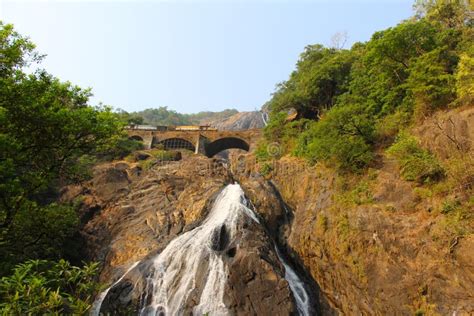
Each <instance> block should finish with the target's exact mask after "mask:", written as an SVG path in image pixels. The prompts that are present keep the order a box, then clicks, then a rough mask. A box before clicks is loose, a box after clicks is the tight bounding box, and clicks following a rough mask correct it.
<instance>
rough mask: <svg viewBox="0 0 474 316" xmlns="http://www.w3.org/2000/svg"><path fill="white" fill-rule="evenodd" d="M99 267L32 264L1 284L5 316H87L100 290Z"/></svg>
mask: <svg viewBox="0 0 474 316" xmlns="http://www.w3.org/2000/svg"><path fill="white" fill-rule="evenodd" d="M97 271H98V265H97V264H96V263H92V264H88V265H85V266H84V267H83V268H78V267H74V266H71V265H70V264H69V263H68V262H66V261H64V260H60V261H59V262H57V263H55V262H50V261H46V260H30V261H27V262H25V263H23V264H19V265H17V266H16V267H15V269H14V270H13V273H12V275H10V276H8V277H3V278H2V279H1V280H0V310H1V311H2V315H45V314H47V315H85V314H86V313H87V311H88V310H89V309H90V307H91V304H92V299H93V295H94V294H95V293H96V292H97V290H98V289H99V287H98V284H97V283H96V282H94V279H95V277H96V275H97Z"/></svg>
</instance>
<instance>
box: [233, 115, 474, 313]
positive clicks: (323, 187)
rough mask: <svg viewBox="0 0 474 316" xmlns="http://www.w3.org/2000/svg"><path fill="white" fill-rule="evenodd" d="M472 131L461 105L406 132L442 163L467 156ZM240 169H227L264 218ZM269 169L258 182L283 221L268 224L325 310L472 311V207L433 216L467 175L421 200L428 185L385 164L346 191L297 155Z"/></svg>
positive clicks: (261, 199)
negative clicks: (275, 197) (272, 190)
mask: <svg viewBox="0 0 474 316" xmlns="http://www.w3.org/2000/svg"><path fill="white" fill-rule="evenodd" d="M438 124H440V125H441V127H438ZM472 126H474V111H473V110H472V109H466V110H459V111H452V112H448V113H438V114H437V115H436V116H435V117H433V118H431V119H429V120H427V121H426V122H424V123H423V124H420V125H419V126H418V127H417V128H416V129H415V131H414V132H415V135H417V136H418V138H419V140H420V143H421V144H422V146H424V147H425V148H427V149H430V150H431V151H432V152H434V153H436V154H437V156H438V157H441V158H440V159H446V160H443V161H444V162H445V163H448V164H449V163H450V162H451V161H452V160H450V159H458V158H459V157H461V159H464V161H465V159H468V158H469V157H472V155H473V154H474V151H473V149H472V143H473V141H474V134H473V133H472ZM243 159H244V160H245V158H243ZM247 159H248V158H247ZM453 161H455V160H453ZM249 166H252V164H249V163H242V161H239V160H238V159H235V160H234V161H233V168H232V169H233V171H234V173H235V177H237V178H238V179H239V181H242V184H243V186H244V187H246V191H247V192H248V195H249V197H251V199H252V202H253V203H255V205H256V207H257V208H259V209H261V210H263V211H264V212H265V214H267V215H270V214H272V212H273V210H274V208H273V207H265V204H266V205H269V204H270V205H271V204H272V203H274V202H271V201H269V200H268V197H267V196H266V195H262V193H261V192H262V191H263V190H262V188H261V187H259V186H255V185H248V181H249V179H252V178H254V177H257V173H256V172H255V169H257V170H258V168H249ZM271 169H272V172H271V174H270V175H268V176H267V178H269V179H271V183H273V184H274V186H275V187H276V189H277V190H278V192H279V193H280V194H281V197H282V200H284V201H285V202H286V203H287V206H288V214H289V215H288V216H287V217H288V220H289V224H287V225H285V224H284V221H283V224H282V221H281V220H279V219H278V216H275V215H273V216H270V218H269V219H268V222H267V225H268V227H270V228H273V229H277V230H278V234H279V236H280V238H281V243H282V244H285V243H286V245H287V252H288V253H290V254H292V255H293V259H294V260H295V261H297V262H300V263H301V265H302V266H303V267H304V268H305V270H306V271H309V273H310V275H311V278H312V279H314V280H315V281H316V283H317V284H318V285H319V287H320V290H321V292H322V295H321V296H322V297H324V299H325V300H327V301H328V302H329V305H330V306H331V307H332V308H333V309H334V310H336V311H337V312H339V313H341V314H343V315H410V314H414V313H416V312H418V313H421V312H423V313H425V314H427V315H434V314H440V315H454V314H456V315H472V314H474V264H473V262H474V260H473V258H474V250H473V249H474V235H473V234H472V232H473V231H474V229H473V228H474V227H473V226H474V225H473V224H474V221H473V219H472V214H474V213H473V209H472V204H471V206H470V209H469V210H467V212H468V213H469V214H471V215H465V216H467V217H465V218H463V219H459V218H457V217H452V216H451V217H450V215H446V214H443V212H442V211H440V210H442V208H443V205H444V204H443V203H445V202H446V201H450V200H455V199H457V198H464V195H466V192H472V191H469V190H471V189H470V188H471V187H472V178H469V177H470V175H472V173H469V172H468V170H462V171H459V172H460V174H459V177H460V179H461V180H462V179H463V177H465V178H466V179H465V182H462V183H464V187H462V188H459V189H457V190H456V191H455V192H448V193H446V194H447V195H446V196H445V197H444V198H443V199H439V198H434V197H430V194H431V193H430V192H431V191H430V190H432V189H433V188H430V187H429V186H428V187H426V186H425V187H423V186H419V185H417V184H415V183H413V182H407V181H404V180H403V179H401V178H400V176H399V172H398V169H397V168H396V166H395V165H394V162H393V161H390V160H387V159H384V160H383V161H381V162H380V165H378V166H376V167H374V169H372V170H370V172H369V175H368V176H366V177H365V178H362V179H358V181H359V183H362V184H363V185H360V186H358V187H356V188H355V189H350V190H347V191H345V189H344V187H351V184H350V183H348V182H346V183H344V182H341V179H344V181H351V179H350V178H341V177H339V176H338V175H337V173H336V172H334V170H331V169H328V168H324V167H323V166H320V165H317V166H308V165H306V163H305V162H304V161H302V160H299V159H296V158H290V157H284V158H282V159H281V160H279V161H275V162H273V165H272V168H271ZM469 183H470V184H469ZM259 185H260V186H264V185H268V183H266V184H265V182H264V183H261V184H259ZM247 186H250V187H247ZM434 188H436V187H434ZM467 198H468V197H467ZM274 219H277V220H276V221H277V222H276V223H274V222H272V220H274ZM300 260H301V261H300ZM322 306H324V305H322ZM329 313H331V311H328V310H323V314H329Z"/></svg>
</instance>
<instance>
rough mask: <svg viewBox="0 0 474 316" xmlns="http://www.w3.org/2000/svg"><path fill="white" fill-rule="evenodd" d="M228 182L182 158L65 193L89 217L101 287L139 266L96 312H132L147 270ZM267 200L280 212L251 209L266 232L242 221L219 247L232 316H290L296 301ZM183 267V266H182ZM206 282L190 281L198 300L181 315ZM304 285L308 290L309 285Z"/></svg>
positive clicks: (89, 242)
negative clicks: (231, 237) (261, 219)
mask: <svg viewBox="0 0 474 316" xmlns="http://www.w3.org/2000/svg"><path fill="white" fill-rule="evenodd" d="M233 181H234V180H233V176H232V174H231V173H230V172H229V170H228V169H227V167H226V166H225V164H224V163H223V161H220V160H211V159H208V158H205V157H201V156H185V157H184V159H183V160H181V161H174V162H164V163H157V164H156V165H154V166H152V167H151V168H150V169H149V170H144V169H142V168H141V167H140V166H139V164H137V163H126V162H117V163H114V164H105V165H102V166H98V167H96V169H95V174H94V179H93V180H92V181H91V182H90V183H88V184H86V185H85V186H82V187H70V188H69V189H68V190H66V192H64V195H63V198H64V199H70V200H72V199H76V200H77V199H79V200H80V201H81V203H82V206H81V209H82V212H83V214H84V215H83V217H84V218H90V220H88V221H87V223H86V224H85V226H84V228H83V232H82V234H83V236H84V238H85V240H86V249H87V252H88V256H89V257H90V259H92V260H97V261H100V262H102V263H103V269H102V272H101V274H100V280H101V281H102V282H103V283H104V284H108V285H110V284H113V283H114V282H115V281H117V280H118V279H120V278H121V277H122V276H123V274H124V272H125V271H126V270H127V269H128V268H129V267H130V266H132V264H133V263H134V262H137V261H140V263H139V264H138V265H137V266H136V267H135V268H134V269H133V270H132V271H130V272H129V273H127V275H126V277H124V278H123V279H121V280H120V282H119V283H118V284H116V285H114V286H113V287H112V288H111V289H110V291H109V292H108V294H107V296H106V297H105V299H104V301H103V303H102V306H101V307H100V310H101V311H102V312H110V313H123V312H127V313H128V312H132V311H134V312H135V313H136V312H138V310H139V309H140V306H142V305H143V300H144V297H146V293H147V292H148V291H149V289H147V285H146V284H147V282H146V280H147V277H148V274H147V271H149V269H150V267H151V266H152V265H153V260H152V259H153V257H154V256H156V254H158V253H160V252H163V249H164V248H165V247H166V246H167V245H169V244H170V242H171V241H172V240H173V239H174V238H176V237H177V236H180V235H183V234H184V233H185V232H189V231H191V230H193V229H194V228H196V227H198V226H199V225H200V224H201V223H202V221H203V219H204V218H205V217H206V216H207V214H208V212H209V210H210V206H211V205H212V203H213V201H214V199H215V197H216V195H217V194H218V193H219V192H220V191H221V190H222V188H223V187H224V186H225V185H226V184H228V183H232V182H233ZM249 181H250V180H249ZM260 181H262V180H260ZM255 183H257V182H255ZM259 185H260V184H259ZM269 197H270V198H271V199H272V201H273V203H276V204H275V205H276V206H278V207H277V208H275V209H272V208H271V207H269V205H266V206H265V207H263V206H262V207H260V206H259V207H258V208H256V210H257V211H258V213H259V214H262V216H264V217H270V218H271V220H269V222H271V223H272V224H271V226H270V228H267V227H266V226H262V225H258V224H256V223H255V222H252V221H244V222H243V223H242V224H239V226H238V229H237V231H238V233H237V236H236V238H235V241H233V242H232V244H229V245H227V244H224V246H222V247H220V246H219V247H218V248H219V249H218V250H219V253H220V254H221V255H220V256H222V257H223V258H224V260H225V262H226V265H227V266H228V276H227V278H228V282H226V285H225V296H224V302H225V306H226V307H227V309H228V310H229V312H230V314H236V315H289V314H294V313H295V312H296V305H295V300H294V296H293V294H292V292H291V291H290V287H289V284H288V282H287V280H285V278H284V276H285V269H284V268H283V266H282V262H281V260H279V257H278V255H277V253H276V252H275V239H276V238H275V237H276V235H274V233H273V232H274V231H275V230H276V226H275V225H276V223H277V219H279V218H284V216H285V215H284V212H285V210H284V208H281V207H280V206H279V204H278V203H279V202H278V199H277V198H275V197H274V196H273V197H272V194H271V193H269V194H268V195H267V198H266V200H268V199H269ZM270 210H271V211H270ZM222 238H224V237H222ZM222 238H220V239H219V240H222ZM220 248H222V249H220ZM177 255H178V254H177ZM205 260H207V259H205ZM182 264H183V265H186V264H187V263H186V262H185V260H184V262H183V263H182ZM203 269H204V268H203ZM202 278H204V279H202ZM205 278H206V275H201V276H200V277H199V278H198V279H195V280H194V282H195V290H194V291H195V295H197V296H193V295H194V294H193V295H192V296H190V298H189V300H188V301H187V303H186V304H187V306H188V307H186V309H185V310H183V312H185V313H190V312H191V311H192V308H193V306H195V305H196V304H197V303H196V302H198V301H199V293H202V292H203V291H204V290H203V286H204V284H205V281H206V280H205ZM307 283H308V284H312V282H311V280H310V279H309V278H308V280H307ZM309 290H310V291H311V292H312V293H313V294H312V295H311V298H310V300H311V303H310V308H311V309H314V310H315V312H316V311H317V309H318V308H319V307H318V306H319V305H320V304H319V302H318V298H317V297H318V296H317V291H318V290H317V287H316V286H312V287H311V288H310V289H309ZM193 297H194V298H193ZM193 302H194V303H193Z"/></svg>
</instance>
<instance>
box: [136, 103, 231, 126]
mask: <svg viewBox="0 0 474 316" xmlns="http://www.w3.org/2000/svg"><path fill="white" fill-rule="evenodd" d="M237 113H239V111H237V110H235V109H226V110H223V111H220V112H210V111H204V112H198V113H194V114H182V113H178V112H176V111H174V110H170V109H168V108H167V107H165V106H163V107H159V108H156V109H146V110H143V111H139V112H133V113H130V115H131V116H132V117H141V118H143V124H149V125H200V124H204V123H205V122H211V121H219V120H225V119H227V118H229V117H231V116H232V115H234V114H237Z"/></svg>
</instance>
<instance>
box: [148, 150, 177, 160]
mask: <svg viewBox="0 0 474 316" xmlns="http://www.w3.org/2000/svg"><path fill="white" fill-rule="evenodd" d="M149 153H150V154H151V155H152V156H153V157H154V158H156V159H157V160H159V161H172V160H175V157H176V152H174V151H169V150H164V149H156V148H155V149H152V150H150V151H149Z"/></svg>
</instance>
